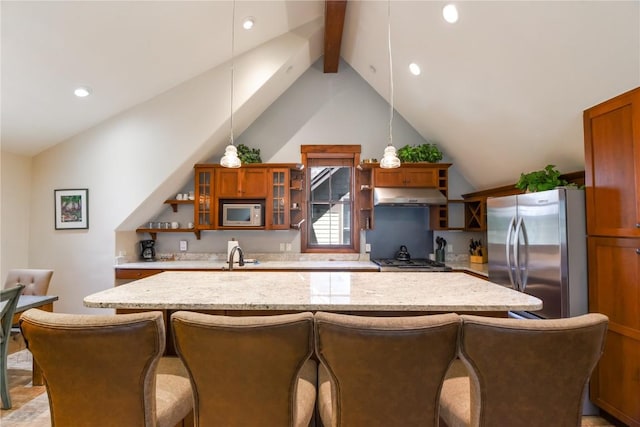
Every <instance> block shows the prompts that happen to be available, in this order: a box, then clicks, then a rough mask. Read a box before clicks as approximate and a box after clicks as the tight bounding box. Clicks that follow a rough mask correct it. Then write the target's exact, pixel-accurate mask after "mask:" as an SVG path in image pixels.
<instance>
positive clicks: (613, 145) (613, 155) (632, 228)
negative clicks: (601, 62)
mask: <svg viewBox="0 0 640 427" xmlns="http://www.w3.org/2000/svg"><path fill="white" fill-rule="evenodd" d="M584 141H585V166H586V167H585V182H586V185H587V189H586V204H587V231H588V234H589V235H592V236H620V237H640V198H639V197H638V194H640V88H639V89H635V90H633V91H630V92H627V93H624V94H622V95H620V96H618V97H616V98H613V99H611V100H610V101H607V102H604V103H602V104H599V105H596V106H595V107H592V108H590V109H588V110H586V111H585V112H584Z"/></svg>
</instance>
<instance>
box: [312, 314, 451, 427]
mask: <svg viewBox="0 0 640 427" xmlns="http://www.w3.org/2000/svg"><path fill="white" fill-rule="evenodd" d="M315 322H316V354H317V356H318V358H319V359H320V362H321V364H320V366H319V368H318V412H319V413H320V418H321V420H322V423H323V424H324V426H325V427H337V426H345V427H360V426H362V427H365V426H366V427H372V426H437V425H438V399H439V394H440V387H441V385H442V381H443V379H444V375H445V373H446V372H447V368H448V367H449V365H450V363H451V362H452V360H454V359H455V357H456V350H457V338H458V331H459V327H460V317H459V316H458V315H456V314H453V313H451V314H438V315H430V316H414V317H366V316H356V315H342V314H334V313H321V312H318V313H316V314H315Z"/></svg>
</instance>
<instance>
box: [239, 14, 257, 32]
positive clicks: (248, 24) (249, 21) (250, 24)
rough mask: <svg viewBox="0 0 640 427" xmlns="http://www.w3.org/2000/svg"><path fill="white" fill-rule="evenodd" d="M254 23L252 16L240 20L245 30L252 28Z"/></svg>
mask: <svg viewBox="0 0 640 427" xmlns="http://www.w3.org/2000/svg"><path fill="white" fill-rule="evenodd" d="M255 23H256V21H255V19H254V18H253V17H252V16H249V17H247V18H244V20H243V21H242V28H244V29H245V30H250V29H252V28H253V24H255Z"/></svg>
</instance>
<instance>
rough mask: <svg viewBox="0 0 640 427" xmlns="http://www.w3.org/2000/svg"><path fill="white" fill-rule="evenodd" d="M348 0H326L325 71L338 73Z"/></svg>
mask: <svg viewBox="0 0 640 427" xmlns="http://www.w3.org/2000/svg"><path fill="white" fill-rule="evenodd" d="M346 10H347V0H326V1H325V12H324V72H325V73H337V72H338V64H339V63H340V46H341V44H342V30H343V28H344V15H345V12H346Z"/></svg>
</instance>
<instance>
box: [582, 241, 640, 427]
mask: <svg viewBox="0 0 640 427" xmlns="http://www.w3.org/2000/svg"><path fill="white" fill-rule="evenodd" d="M588 247H589V311H591V312H599V313H603V314H605V315H607V316H608V317H609V330H608V332H607V338H606V344H605V350H604V354H603V355H602V358H601V359H600V362H599V363H598V365H597V366H596V370H595V371H594V373H593V375H592V377H591V390H590V396H591V400H592V401H593V402H594V403H595V404H596V405H598V406H599V407H601V408H602V409H604V410H605V411H607V412H608V413H610V414H611V415H613V416H614V417H616V418H618V419H620V420H621V421H623V422H624V423H626V424H628V425H630V426H636V427H637V426H640V239H638V238H615V237H589V238H588Z"/></svg>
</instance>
